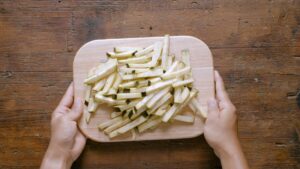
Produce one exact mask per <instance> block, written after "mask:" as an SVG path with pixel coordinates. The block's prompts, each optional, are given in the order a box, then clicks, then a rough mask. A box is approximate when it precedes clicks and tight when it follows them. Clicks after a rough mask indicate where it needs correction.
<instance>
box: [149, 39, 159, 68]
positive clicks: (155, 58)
mask: <svg viewBox="0 0 300 169" xmlns="http://www.w3.org/2000/svg"><path fill="white" fill-rule="evenodd" d="M161 50H162V43H161V42H156V43H155V44H154V54H153V57H152V60H151V63H150V64H152V65H156V64H157V62H158V60H159V58H160V56H161Z"/></svg>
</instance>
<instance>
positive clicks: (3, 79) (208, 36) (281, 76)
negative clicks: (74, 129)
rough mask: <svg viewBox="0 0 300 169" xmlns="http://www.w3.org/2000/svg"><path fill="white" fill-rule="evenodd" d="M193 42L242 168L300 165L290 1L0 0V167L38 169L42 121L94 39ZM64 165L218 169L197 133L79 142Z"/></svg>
mask: <svg viewBox="0 0 300 169" xmlns="http://www.w3.org/2000/svg"><path fill="white" fill-rule="evenodd" d="M166 33H168V34H171V35H192V36H196V37H198V38H200V39H202V40H203V41H205V42H206V43H207V44H208V45H209V46H210V48H211V50H212V53H213V56H214V64H215V67H216V69H218V70H219V71H220V72H221V74H222V75H223V77H224V80H225V84H226V87H227V89H228V92H229V94H230V96H231V98H232V101H233V102H234V104H235V105H236V107H237V109H238V119H239V123H238V126H239V135H240V138H241V142H242V145H243V148H244V151H245V153H246V156H247V158H248V161H249V164H250V166H251V168H261V169H274V168H282V169H296V168H300V138H299V137H300V109H299V108H298V106H297V104H296V93H297V92H298V91H299V89H300V1H299V0H253V1H246V0H244V1H242V0H239V1H237V0H226V1H221V0H214V1H212V0H202V1H200V0H198V1H197V0H193V1H192V0H166V1H164V0H153V1H146V0H144V1H136V0H132V1H130V0H123V1H122V0H118V1H109V0H103V1H83V0H80V1H65V0H56V1H55V0H51V1H47V0H41V1H33V0H17V1H10V0H2V1H0V71H1V72H0V168H22V169H26V168H38V167H39V165H40V163H41V160H42V157H43V154H44V152H45V150H46V148H47V145H48V141H49V134H50V129H49V127H50V126H49V125H50V115H51V112H52V111H53V109H54V108H55V107H56V105H57V104H58V102H59V100H60V98H61V96H62V95H63V93H64V92H65V90H66V88H67V86H68V85H69V83H70V82H71V81H72V63H73V57H74V55H75V52H76V51H77V50H78V49H79V48H80V46H81V45H83V44H84V43H86V42H88V41H90V40H93V39H105V38H124V37H139V36H162V35H164V34H166ZM73 168H106V169H113V168H114V169H123V168H124V169H125V168H131V169H140V168H157V169H166V168H167V169H168V168H178V169H181V168H182V169H183V168H184V169H196V168H199V169H200V168H203V169H206V168H207V169H208V168H220V163H219V160H218V158H217V157H216V156H215V155H214V153H213V151H212V150H211V148H210V147H209V146H208V144H207V143H206V142H205V140H204V138H203V136H201V137H198V138H194V139H187V140H173V141H149V142H135V143H114V144H100V143H95V142H92V141H88V142H87V145H86V147H85V150H84V152H83V154H82V155H81V156H80V158H79V159H78V160H77V162H76V163H75V164H74V165H73Z"/></svg>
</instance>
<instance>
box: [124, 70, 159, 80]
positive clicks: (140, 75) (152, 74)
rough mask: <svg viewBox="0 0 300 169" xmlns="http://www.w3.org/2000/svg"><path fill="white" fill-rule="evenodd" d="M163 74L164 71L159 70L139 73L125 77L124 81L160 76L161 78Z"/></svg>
mask: <svg viewBox="0 0 300 169" xmlns="http://www.w3.org/2000/svg"><path fill="white" fill-rule="evenodd" d="M162 74H163V70H162V69H157V70H153V71H148V72H143V73H138V74H127V75H123V76H122V79H123V80H136V79H141V78H150V77H158V76H161V75H162Z"/></svg>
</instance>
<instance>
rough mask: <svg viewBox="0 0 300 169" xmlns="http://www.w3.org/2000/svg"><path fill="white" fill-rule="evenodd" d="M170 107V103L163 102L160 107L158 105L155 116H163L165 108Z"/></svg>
mask: <svg viewBox="0 0 300 169" xmlns="http://www.w3.org/2000/svg"><path fill="white" fill-rule="evenodd" d="M169 109H170V105H169V104H164V105H163V106H162V107H160V108H159V109H157V110H156V112H155V115H156V116H163V115H164V114H165V113H166V112H167V110H169Z"/></svg>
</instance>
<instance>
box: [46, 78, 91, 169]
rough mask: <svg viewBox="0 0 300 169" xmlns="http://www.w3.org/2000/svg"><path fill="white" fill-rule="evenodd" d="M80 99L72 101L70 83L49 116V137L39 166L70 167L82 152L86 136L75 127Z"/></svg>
mask: <svg viewBox="0 0 300 169" xmlns="http://www.w3.org/2000/svg"><path fill="white" fill-rule="evenodd" d="M82 111H83V108H82V101H81V99H80V98H76V99H75V101H74V90H73V83H71V84H70V86H69V88H68V89H67V91H66V93H65V95H64V96H63V98H62V100H61V101H60V103H59V105H58V106H57V108H56V109H55V110H54V112H53V113H52V117H51V139H50V143H49V146H48V149H47V152H46V154H45V156H44V159H43V162H42V165H41V168H47V169H48V168H70V167H71V165H72V163H73V162H74V161H75V160H76V159H77V158H78V157H79V155H80V153H81V152H82V150H83V148H84V146H85V142H86V138H85V136H83V135H82V133H81V132H80V131H79V130H78V128H77V123H76V121H77V120H78V119H79V118H80V116H81V114H82Z"/></svg>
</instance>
